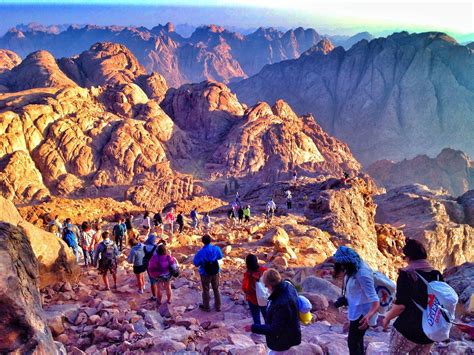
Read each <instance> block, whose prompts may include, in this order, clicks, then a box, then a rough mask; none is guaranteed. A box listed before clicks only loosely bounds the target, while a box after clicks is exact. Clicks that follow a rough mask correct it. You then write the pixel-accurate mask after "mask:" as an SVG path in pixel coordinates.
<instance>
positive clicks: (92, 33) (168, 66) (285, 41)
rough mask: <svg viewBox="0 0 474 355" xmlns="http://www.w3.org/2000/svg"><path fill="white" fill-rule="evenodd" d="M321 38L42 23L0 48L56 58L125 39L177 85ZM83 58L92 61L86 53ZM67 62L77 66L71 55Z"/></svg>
mask: <svg viewBox="0 0 474 355" xmlns="http://www.w3.org/2000/svg"><path fill="white" fill-rule="evenodd" d="M321 38H322V37H321V36H320V35H319V34H318V33H317V32H316V31H315V30H313V29H303V28H301V27H300V28H297V29H294V30H289V31H287V32H285V33H283V32H280V31H277V30H275V29H272V28H267V29H264V28H260V29H258V30H257V31H256V32H254V33H252V34H249V35H247V36H244V35H241V34H239V33H236V32H230V31H227V30H225V29H223V28H222V27H219V26H215V25H209V26H202V27H199V28H197V29H196V30H195V31H194V33H193V34H192V35H191V37H189V38H183V37H181V36H180V35H179V34H177V33H176V32H175V31H174V26H173V25H172V24H167V25H165V26H161V25H159V26H156V27H154V28H152V29H147V28H144V27H119V26H106V27H100V26H93V25H87V26H85V27H82V28H78V27H72V26H71V27H69V28H68V29H66V30H64V31H59V29H58V31H51V30H50V29H48V28H41V27H38V26H37V27H32V28H21V29H14V30H10V31H9V32H7V33H6V34H5V35H4V36H3V37H2V38H0V48H6V49H10V50H12V51H14V52H16V53H18V54H19V55H20V56H22V57H25V56H26V55H28V54H29V53H31V52H34V51H37V50H47V51H49V52H51V53H52V54H53V55H54V56H55V57H70V56H74V55H77V54H79V53H81V52H82V51H84V50H86V49H87V48H89V47H90V46H92V45H94V44H95V43H96V42H115V43H120V44H122V45H125V46H126V47H128V48H129V49H130V51H131V52H132V53H133V54H134V55H135V57H136V58H137V59H138V61H139V62H140V63H141V64H142V65H143V66H144V67H145V69H146V70H147V71H149V72H152V71H156V72H159V73H163V75H164V76H165V78H166V81H167V82H168V83H169V84H170V85H171V86H172V87H178V86H180V85H182V84H184V83H189V82H199V81H203V80H216V81H221V82H224V83H228V82H230V81H233V80H238V79H242V78H245V77H247V76H249V75H253V74H255V73H257V72H258V71H259V70H260V69H261V68H262V67H263V66H264V65H266V64H271V63H276V62H279V61H281V60H285V59H293V58H297V57H298V56H299V55H300V54H301V53H303V52H304V51H306V50H307V49H308V48H310V47H312V46H313V45H315V44H316V43H318V42H319V41H320V40H321ZM90 59H91V58H89V60H90ZM79 60H80V61H83V60H85V61H86V62H87V58H79ZM62 65H63V66H68V67H71V68H70V70H71V71H74V70H76V67H75V65H74V64H73V63H70V62H69V61H68V60H66V61H64V62H63V63H62ZM82 68H83V69H85V70H86V71H87V70H88V68H87V67H82Z"/></svg>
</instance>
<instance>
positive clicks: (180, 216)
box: [176, 211, 184, 234]
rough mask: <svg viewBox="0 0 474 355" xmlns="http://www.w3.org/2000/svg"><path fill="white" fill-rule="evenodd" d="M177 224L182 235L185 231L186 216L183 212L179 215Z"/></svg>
mask: <svg viewBox="0 0 474 355" xmlns="http://www.w3.org/2000/svg"><path fill="white" fill-rule="evenodd" d="M176 224H177V225H178V233H179V234H181V233H183V229H184V216H183V212H181V211H180V212H179V213H178V215H177V216H176Z"/></svg>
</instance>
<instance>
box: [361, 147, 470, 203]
mask: <svg viewBox="0 0 474 355" xmlns="http://www.w3.org/2000/svg"><path fill="white" fill-rule="evenodd" d="M367 173H368V174H369V175H370V176H372V177H373V178H374V179H375V180H376V181H377V183H379V184H380V185H381V186H383V187H385V188H387V189H393V188H395V187H400V186H404V185H410V184H415V183H418V184H422V185H426V186H428V187H429V188H431V189H441V188H443V189H445V190H447V191H448V192H449V193H450V194H452V195H454V196H459V195H462V194H463V193H465V192H467V191H468V190H472V189H474V163H473V162H472V161H471V159H470V158H469V157H468V156H467V155H466V154H465V153H463V152H461V151H459V150H454V149H449V148H446V149H443V150H442V151H441V153H439V154H438V155H437V156H436V157H435V158H430V157H428V156H427V155H419V156H417V157H415V158H413V159H409V160H403V161H401V162H397V163H395V162H393V161H389V160H380V161H377V162H375V163H373V164H372V165H370V166H369V167H368V169H367Z"/></svg>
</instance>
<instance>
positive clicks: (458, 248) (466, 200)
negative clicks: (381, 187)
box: [374, 185, 474, 270]
mask: <svg viewBox="0 0 474 355" xmlns="http://www.w3.org/2000/svg"><path fill="white" fill-rule="evenodd" d="M374 201H375V203H376V204H377V212H376V215H375V220H376V221H377V222H378V223H388V224H391V225H394V226H396V227H398V228H400V229H401V230H403V233H404V234H405V236H406V237H408V238H414V239H417V240H419V241H421V242H422V243H423V244H424V245H425V247H426V248H427V251H428V254H429V260H430V261H431V262H432V263H433V264H434V265H436V267H437V268H439V269H440V270H443V269H445V268H448V267H451V266H456V265H460V264H462V263H464V262H466V261H471V260H473V258H474V254H473V253H474V224H473V223H472V222H473V221H472V211H473V205H474V200H473V198H472V191H471V192H468V193H466V195H465V196H461V197H460V198H459V199H458V200H456V199H455V198H452V197H451V196H449V195H447V194H445V193H443V192H441V191H431V190H429V189H428V188H427V187H426V186H423V185H408V186H404V187H400V188H396V189H394V190H390V191H389V192H387V193H386V194H382V195H379V196H376V197H374Z"/></svg>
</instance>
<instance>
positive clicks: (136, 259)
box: [127, 243, 145, 266]
mask: <svg viewBox="0 0 474 355" xmlns="http://www.w3.org/2000/svg"><path fill="white" fill-rule="evenodd" d="M144 256H145V251H144V249H143V244H142V243H138V244H137V245H135V246H134V247H133V248H132V249H131V250H130V255H129V256H128V258H127V261H128V262H129V263H130V264H133V266H142V265H143V257H144Z"/></svg>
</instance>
